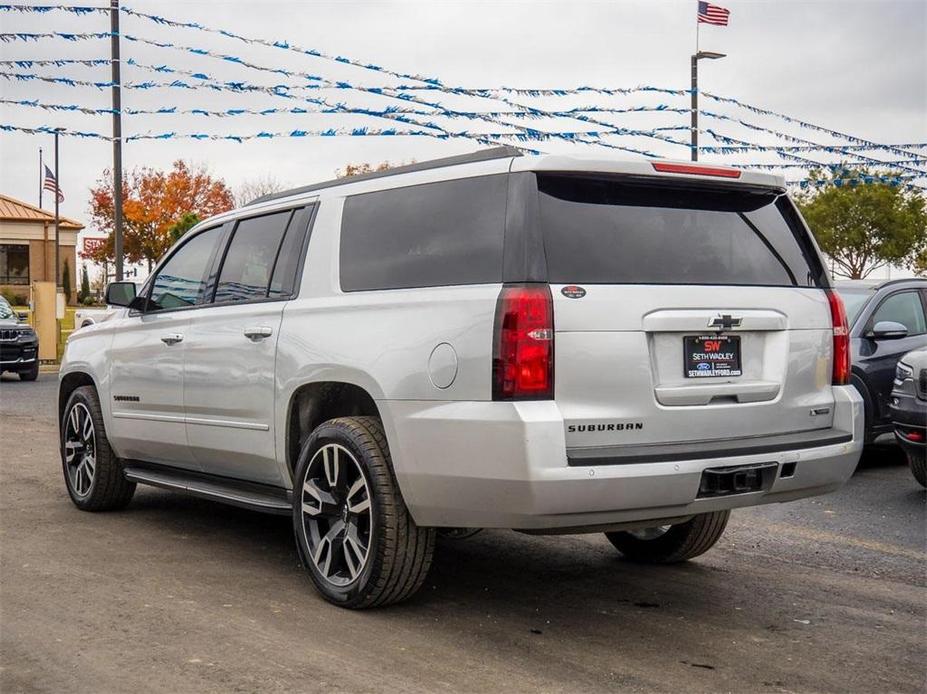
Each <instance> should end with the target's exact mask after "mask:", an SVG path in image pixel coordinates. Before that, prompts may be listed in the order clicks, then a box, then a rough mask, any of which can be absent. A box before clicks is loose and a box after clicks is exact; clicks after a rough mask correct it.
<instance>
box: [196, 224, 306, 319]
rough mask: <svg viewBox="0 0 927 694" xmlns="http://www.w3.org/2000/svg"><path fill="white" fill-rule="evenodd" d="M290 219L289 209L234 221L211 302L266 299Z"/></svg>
mask: <svg viewBox="0 0 927 694" xmlns="http://www.w3.org/2000/svg"><path fill="white" fill-rule="evenodd" d="M292 216H293V212H292V210H287V211H285V212H277V213H274V214H267V215H263V216H261V217H253V218H251V219H243V220H241V221H240V222H238V225H237V226H236V227H235V232H234V234H233V235H232V240H231V241H230V242H229V246H228V250H227V251H226V252H225V259H224V260H223V261H222V270H220V272H219V281H218V283H217V284H216V296H215V299H214V301H215V303H217V304H218V303H228V302H237V301H252V300H254V299H263V298H265V297H266V296H267V290H268V287H269V286H270V277H271V274H272V273H273V271H274V264H275V263H276V261H277V253H278V251H279V250H280V242H281V241H282V240H283V235H284V233H285V232H286V228H287V225H288V224H289V222H290V218H291V217H292Z"/></svg>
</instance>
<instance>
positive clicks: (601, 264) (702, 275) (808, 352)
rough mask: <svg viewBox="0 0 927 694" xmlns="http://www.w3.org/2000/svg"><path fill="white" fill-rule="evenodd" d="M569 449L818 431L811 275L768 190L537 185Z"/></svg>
mask: <svg viewBox="0 0 927 694" xmlns="http://www.w3.org/2000/svg"><path fill="white" fill-rule="evenodd" d="M538 190H539V216H540V225H541V229H542V234H543V239H544V248H545V253H546V257H547V266H548V274H549V279H550V282H551V291H552V293H553V296H554V324H555V330H556V355H555V359H556V364H555V374H556V376H555V378H556V385H555V397H556V400H557V404H558V406H559V407H560V409H561V412H562V414H563V416H564V419H565V426H566V438H567V445H568V446H569V447H592V446H614V445H621V444H647V443H674V442H687V441H711V440H723V439H731V438H745V437H754V436H765V435H772V434H785V433H794V432H800V431H804V430H812V429H823V428H828V427H830V426H831V424H832V418H833V414H832V406H833V396H832V392H831V388H830V379H831V352H832V319H831V316H830V308H829V305H828V301H827V296H826V294H825V293H824V291H823V290H822V289H821V287H820V285H821V283H822V282H823V281H824V280H823V279H822V274H823V270H822V268H821V266H820V260H819V257H818V255H817V252H816V250H815V249H814V247H813V245H812V244H811V243H810V241H809V240H808V239H807V237H806V236H805V234H806V233H807V232H806V231H805V229H804V226H803V225H802V224H801V222H800V219H799V218H798V217H797V214H796V213H795V211H794V208H793V207H792V205H791V203H790V202H789V201H788V199H787V198H785V196H784V195H782V194H781V192H779V191H775V190H771V189H767V190H763V189H757V188H747V187H744V186H739V187H736V186H729V187H726V188H722V187H717V186H716V187H712V186H706V185H705V184H704V183H692V184H689V183H678V182H673V183H667V182H664V181H654V182H653V183H650V182H648V181H643V182H642V181H640V180H623V179H621V178H620V177H611V178H608V177H602V176H599V177H596V176H593V175H589V176H586V175H575V174H570V175H558V174H538Z"/></svg>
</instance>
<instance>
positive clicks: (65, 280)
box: [61, 258, 71, 304]
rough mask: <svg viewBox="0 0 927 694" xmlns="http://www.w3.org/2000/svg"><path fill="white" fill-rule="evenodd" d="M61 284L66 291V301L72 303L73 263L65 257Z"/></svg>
mask: <svg viewBox="0 0 927 694" xmlns="http://www.w3.org/2000/svg"><path fill="white" fill-rule="evenodd" d="M61 284H62V286H63V291H64V301H65V303H68V304H70V303H71V264H70V263H69V262H68V259H67V258H65V259H64V267H63V268H61Z"/></svg>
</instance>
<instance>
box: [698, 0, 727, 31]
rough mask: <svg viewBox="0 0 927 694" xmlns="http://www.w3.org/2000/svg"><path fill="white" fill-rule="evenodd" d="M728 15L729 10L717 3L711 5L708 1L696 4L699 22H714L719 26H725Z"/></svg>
mask: <svg viewBox="0 0 927 694" xmlns="http://www.w3.org/2000/svg"><path fill="white" fill-rule="evenodd" d="M730 16H731V11H730V10H726V9H724V8H723V7H719V6H718V5H712V4H711V3H709V2H699V4H698V23H699V24H715V25H717V26H720V27H726V26H727V20H728V18H729V17H730Z"/></svg>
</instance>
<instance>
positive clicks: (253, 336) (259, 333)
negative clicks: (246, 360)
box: [244, 325, 274, 342]
mask: <svg viewBox="0 0 927 694" xmlns="http://www.w3.org/2000/svg"><path fill="white" fill-rule="evenodd" d="M244 333H245V337H247V338H248V339H249V340H254V341H255V342H256V341H258V340H263V339H264V338H265V337H270V336H271V335H273V334H274V331H273V328H268V327H267V326H266V325H261V326H258V327H255V328H245V330H244Z"/></svg>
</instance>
